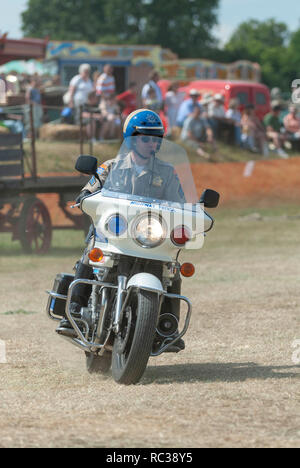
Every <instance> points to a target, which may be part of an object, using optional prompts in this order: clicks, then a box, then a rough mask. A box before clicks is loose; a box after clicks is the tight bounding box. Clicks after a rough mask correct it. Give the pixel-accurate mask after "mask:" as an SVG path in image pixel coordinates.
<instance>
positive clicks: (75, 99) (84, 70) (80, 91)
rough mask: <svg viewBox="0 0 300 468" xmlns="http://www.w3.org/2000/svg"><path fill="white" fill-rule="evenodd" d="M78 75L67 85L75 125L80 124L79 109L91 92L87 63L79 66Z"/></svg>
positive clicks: (89, 68) (91, 86)
mask: <svg viewBox="0 0 300 468" xmlns="http://www.w3.org/2000/svg"><path fill="white" fill-rule="evenodd" d="M78 71H79V74H78V75H75V76H73V78H72V79H71V81H70V84H69V103H68V105H69V107H71V108H73V109H74V113H75V115H74V118H75V123H76V124H77V125H78V124H79V122H80V107H81V106H83V105H84V104H86V103H87V102H88V96H89V93H90V92H91V91H93V89H94V87H93V82H92V80H91V78H90V72H91V67H90V65H89V64H88V63H83V64H81V65H80V67H79V69H78Z"/></svg>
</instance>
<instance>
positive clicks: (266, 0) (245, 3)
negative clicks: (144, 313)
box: [0, 0, 300, 45]
mask: <svg viewBox="0 0 300 468" xmlns="http://www.w3.org/2000/svg"><path fill="white" fill-rule="evenodd" d="M178 1H180V0H178ZM26 5H27V0H9V1H7V0H0V33H2V34H3V33H5V32H8V33H9V35H8V37H10V38H11V39H20V38H21V37H22V31H21V12H22V11H24V10H25V9H26ZM218 18H219V26H217V27H216V29H215V31H214V32H215V36H217V37H218V38H219V40H220V44H221V45H223V44H224V43H225V42H226V41H227V40H228V39H229V38H230V35H231V33H232V32H233V31H234V30H235V28H236V27H237V26H238V25H239V24H240V23H241V22H243V21H246V20H247V19H250V18H254V19H258V20H260V21H263V20H266V19H268V18H275V19H276V20H277V21H282V22H284V23H286V24H287V25H288V27H289V29H290V30H291V31H294V30H296V29H298V27H299V28H300V21H299V20H300V2H299V0H220V7H219V14H218Z"/></svg>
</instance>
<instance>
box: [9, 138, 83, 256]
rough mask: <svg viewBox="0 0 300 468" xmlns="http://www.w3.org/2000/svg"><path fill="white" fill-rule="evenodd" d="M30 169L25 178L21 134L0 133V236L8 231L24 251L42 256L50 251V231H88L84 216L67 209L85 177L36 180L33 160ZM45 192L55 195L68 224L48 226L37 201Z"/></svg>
mask: <svg viewBox="0 0 300 468" xmlns="http://www.w3.org/2000/svg"><path fill="white" fill-rule="evenodd" d="M32 167H33V171H32V174H31V176H30V177H25V176H24V151H23V145H22V135H21V134H17V135H13V134H0V233H1V232H11V233H12V239H13V240H16V239H18V240H19V241H20V242H21V245H22V247H23V249H24V251H26V252H28V253H37V254H43V253H46V252H47V251H48V249H49V248H50V245H51V239H52V231H53V229H84V230H86V229H87V228H88V225H89V218H88V217H87V216H85V215H82V214H81V213H80V212H79V210H74V212H75V211H76V213H74V214H73V213H70V211H69V210H68V202H69V201H73V200H75V198H76V196H77V195H78V193H79V192H80V190H81V189H82V187H83V186H84V185H85V184H86V182H87V180H88V178H87V177H84V176H80V175H79V176H73V177H72V176H70V177H60V176H57V177H38V176H37V175H36V171H35V167H36V165H35V160H34V158H33V160H32ZM45 193H55V194H58V198H59V203H58V205H59V208H60V209H61V210H62V211H63V213H64V214H65V216H66V217H67V218H68V219H69V220H71V221H72V223H71V225H70V224H68V225H64V226H53V225H52V222H51V216H50V214H49V211H48V208H47V206H46V205H45V203H44V202H43V201H42V200H41V199H39V198H38V195H39V194H45Z"/></svg>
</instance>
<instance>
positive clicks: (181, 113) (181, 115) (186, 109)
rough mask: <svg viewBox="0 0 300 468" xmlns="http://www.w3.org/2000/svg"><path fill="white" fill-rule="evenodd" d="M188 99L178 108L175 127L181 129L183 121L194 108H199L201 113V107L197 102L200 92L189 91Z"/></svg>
mask: <svg viewBox="0 0 300 468" xmlns="http://www.w3.org/2000/svg"><path fill="white" fill-rule="evenodd" d="M189 96H190V97H189V99H186V100H185V101H183V102H182V103H181V105H180V107H179V110H178V114H177V120H176V125H177V126H178V127H181V128H182V127H183V124H184V121H185V119H186V118H187V117H188V116H189V115H191V114H192V112H193V111H194V109H195V107H199V109H200V110H201V111H202V110H203V109H202V105H201V103H200V102H199V98H200V97H201V94H200V92H199V91H198V90H197V89H191V90H190V92H189Z"/></svg>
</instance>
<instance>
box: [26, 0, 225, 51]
mask: <svg viewBox="0 0 300 468" xmlns="http://www.w3.org/2000/svg"><path fill="white" fill-rule="evenodd" d="M218 5H219V0H180V1H178V0H168V2H164V3H162V2H161V0H139V1H136V0H126V1H124V0H64V2H61V0H48V1H45V0H29V1H28V6H27V10H26V11H25V12H24V13H23V14H22V20H23V31H24V33H25V35H27V36H31V37H44V36H47V35H48V36H50V38H51V39H53V40H55V39H58V40H76V39H77V40H86V41H89V42H106V43H121V44H122V43H130V44H157V45H161V46H163V47H166V48H170V49H171V50H172V51H173V52H176V53H178V54H179V56H180V57H199V56H203V55H204V54H205V51H206V49H207V48H208V47H211V46H213V45H215V44H216V41H215V39H214V37H213V35H212V33H211V31H212V28H213V26H214V25H215V24H216V23H217V8H218Z"/></svg>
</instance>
